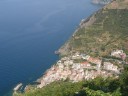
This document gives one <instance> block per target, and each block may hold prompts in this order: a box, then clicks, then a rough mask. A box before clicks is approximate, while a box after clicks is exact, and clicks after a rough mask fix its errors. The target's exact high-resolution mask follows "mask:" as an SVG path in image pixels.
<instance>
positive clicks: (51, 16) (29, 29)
mask: <svg viewBox="0 0 128 96" xmlns="http://www.w3.org/2000/svg"><path fill="white" fill-rule="evenodd" d="M101 7H102V6H100V5H94V4H92V3H91V0H0V96H4V95H6V96H7V93H8V92H9V91H10V90H12V89H13V88H14V86H15V85H16V84H17V83H20V82H22V83H23V84H29V83H31V82H33V81H35V80H36V79H37V78H39V77H40V76H41V75H42V74H43V72H45V70H46V69H48V68H49V67H50V66H51V65H52V64H54V63H55V62H56V61H57V60H58V59H59V57H58V56H57V55H55V54H54V51H55V50H57V49H58V48H59V47H60V46H61V45H63V44H64V42H66V40H68V38H70V37H71V35H72V34H73V32H74V31H75V29H76V28H77V27H78V25H79V23H80V21H81V19H83V18H87V17H88V16H90V15H91V14H92V13H93V12H95V11H96V10H98V9H99V8H101Z"/></svg>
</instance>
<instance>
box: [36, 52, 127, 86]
mask: <svg viewBox="0 0 128 96" xmlns="http://www.w3.org/2000/svg"><path fill="white" fill-rule="evenodd" d="M110 55H111V56H112V57H116V58H120V59H121V60H116V62H117V63H118V64H120V65H123V62H124V60H125V58H126V54H125V53H124V52H123V50H114V51H112V52H111V54H110ZM121 69H122V68H121V67H119V66H118V65H115V64H114V63H111V62H110V61H108V60H107V61H103V60H102V59H101V58H94V57H91V56H89V55H86V54H83V53H82V54H81V53H79V52H76V53H74V54H73V55H71V56H67V57H63V58H61V59H60V60H59V61H57V64H55V65H53V66H52V67H51V68H50V69H48V70H47V71H46V72H45V74H44V76H43V77H42V78H41V83H40V84H39V85H37V88H42V87H44V86H46V85H47V84H50V83H52V82H54V81H59V80H64V81H65V80H69V81H71V82H78V81H81V80H89V79H94V78H96V77H97V76H102V77H104V78H107V77H112V76H115V77H117V78H118V75H119V74H120V72H121Z"/></svg>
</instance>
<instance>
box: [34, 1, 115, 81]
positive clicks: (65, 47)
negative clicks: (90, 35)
mask: <svg viewBox="0 0 128 96" xmlns="http://www.w3.org/2000/svg"><path fill="white" fill-rule="evenodd" d="M112 2H113V0H112V1H111V2H109V3H107V4H104V6H103V7H102V8H100V9H99V10H98V11H96V12H94V13H92V14H91V15H90V16H89V17H87V18H85V19H82V20H81V22H80V23H79V26H78V28H77V29H76V30H75V31H74V33H73V34H72V35H71V37H70V38H69V39H68V40H67V41H66V42H65V43H64V44H63V45H62V46H61V47H60V48H59V49H58V50H57V53H59V54H58V55H59V56H60V57H61V56H63V55H65V53H64V52H65V51H66V50H68V47H69V46H68V44H69V40H70V39H71V38H72V37H73V36H74V35H75V34H76V33H77V32H78V31H79V30H80V29H81V28H83V27H85V28H87V27H89V26H90V25H92V24H93V23H94V22H95V20H96V18H95V15H96V14H97V13H99V12H100V11H102V9H104V8H106V6H108V5H109V4H110V3H112ZM54 65H56V64H53V65H52V66H51V67H50V68H49V69H47V70H46V71H45V72H44V73H43V75H42V76H41V77H40V78H38V79H37V80H36V82H38V83H41V80H42V78H43V77H44V76H45V75H46V73H47V72H48V71H49V70H50V69H51V68H53V67H54Z"/></svg>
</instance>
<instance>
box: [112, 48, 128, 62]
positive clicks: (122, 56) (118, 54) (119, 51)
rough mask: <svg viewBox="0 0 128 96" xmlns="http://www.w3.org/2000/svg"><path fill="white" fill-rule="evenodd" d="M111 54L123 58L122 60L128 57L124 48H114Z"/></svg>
mask: <svg viewBox="0 0 128 96" xmlns="http://www.w3.org/2000/svg"><path fill="white" fill-rule="evenodd" d="M111 56H114V57H117V58H121V59H122V60H125V59H126V57H127V55H126V53H124V51H123V50H114V51H112V52H111Z"/></svg>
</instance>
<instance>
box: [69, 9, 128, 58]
mask: <svg viewBox="0 0 128 96" xmlns="http://www.w3.org/2000/svg"><path fill="white" fill-rule="evenodd" d="M95 18H96V20H95V22H94V23H93V24H92V25H91V26H89V27H87V28H84V27H83V28H80V29H79V31H78V32H76V34H75V35H74V36H73V37H72V38H71V40H70V41H69V46H70V52H76V51H79V52H84V53H87V54H91V55H93V56H96V57H97V56H101V57H102V56H106V55H109V54H110V52H111V51H112V50H114V49H123V50H124V51H125V52H126V54H128V27H127V26H128V10H127V9H102V10H100V11H99V12H98V13H97V14H96V15H95Z"/></svg>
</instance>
